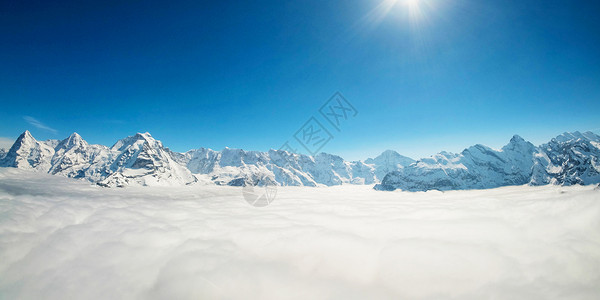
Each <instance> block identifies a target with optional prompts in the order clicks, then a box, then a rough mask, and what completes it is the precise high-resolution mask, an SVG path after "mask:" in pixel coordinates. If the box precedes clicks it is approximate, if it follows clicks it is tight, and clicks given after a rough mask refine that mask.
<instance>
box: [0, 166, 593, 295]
mask: <svg viewBox="0 0 600 300" xmlns="http://www.w3.org/2000/svg"><path fill="white" fill-rule="evenodd" d="M598 228H600V191H598V190H594V188H593V187H589V186H588V187H580V186H576V187H568V188H563V187H556V186H545V187H526V186H523V187H505V188H499V189H493V190H484V191H476V190H474V191H453V192H445V193H441V192H419V193H406V192H386V193H384V192H376V191H373V190H371V189H370V187H368V186H339V187H331V188H310V189H309V188H302V187H285V188H281V189H280V190H279V191H278V198H277V200H276V201H275V202H274V203H272V204H271V205H270V206H268V207H266V208H262V209H257V208H255V207H252V206H249V205H248V204H247V203H246V202H245V201H244V199H243V197H242V193H241V189H239V188H236V187H221V186H188V187H177V188H152V187H146V188H127V189H103V188H98V187H95V186H90V185H88V184H85V183H83V182H73V181H72V180H71V179H66V178H62V177H57V176H50V175H47V174H37V173H33V172H26V171H22V170H17V169H2V168H0V298H3V299H17V298H18V299H41V298H43V299H114V298H117V299H122V298H127V299H166V298H169V299H215V298H218V299H403V298H404V299H440V298H443V299H482V298H483V299H486V298H487V299H489V298H496V299H596V298H597V296H598V294H599V293H600V288H599V286H600V285H599V284H598V283H600V271H598V270H600V231H599V230H598Z"/></svg>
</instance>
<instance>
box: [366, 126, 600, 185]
mask: <svg viewBox="0 0 600 300" xmlns="http://www.w3.org/2000/svg"><path fill="white" fill-rule="evenodd" d="M599 146H600V137H599V136H597V135H595V134H593V133H591V132H586V133H584V134H582V133H579V132H574V133H565V134H562V135H560V136H558V137H557V138H555V139H552V141H551V142H550V143H548V144H544V145H542V146H540V147H535V146H534V145H533V144H531V143H529V142H527V141H525V140H524V139H523V138H521V137H519V136H517V135H515V136H514V137H513V138H512V139H511V140H510V142H509V143H508V144H507V145H506V146H504V147H503V148H502V149H501V150H494V149H491V148H489V147H486V146H483V145H475V146H472V147H469V148H467V149H465V150H464V151H462V152H461V153H460V154H453V153H448V152H440V153H438V154H436V155H434V156H432V157H429V158H424V159H421V160H419V161H417V162H416V163H414V164H411V165H410V166H408V167H405V168H403V169H400V170H398V171H394V172H390V173H388V174H387V175H386V176H385V178H384V179H383V180H382V182H381V184H378V185H376V186H375V189H378V190H395V189H402V190H407V191H427V190H458V189H484V188H494V187H499V186H507V185H521V184H527V183H531V184H534V185H542V184H548V183H554V184H564V185H571V184H590V183H597V182H600V176H599V175H598V172H599V171H600V163H599V157H600V149H599V148H598V147H599Z"/></svg>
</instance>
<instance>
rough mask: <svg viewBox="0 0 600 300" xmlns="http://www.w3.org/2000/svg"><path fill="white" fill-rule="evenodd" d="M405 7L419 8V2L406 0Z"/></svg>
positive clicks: (417, 0)
mask: <svg viewBox="0 0 600 300" xmlns="http://www.w3.org/2000/svg"><path fill="white" fill-rule="evenodd" d="M404 5H406V6H408V7H416V6H419V0H404Z"/></svg>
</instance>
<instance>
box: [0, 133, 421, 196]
mask: <svg viewBox="0 0 600 300" xmlns="http://www.w3.org/2000/svg"><path fill="white" fill-rule="evenodd" d="M392 152H393V151H392ZM392 152H390V151H386V152H384V153H383V154H382V155H381V156H379V157H377V158H375V159H374V160H371V161H370V163H366V162H360V161H355V162H349V161H345V160H344V159H343V158H341V157H339V156H336V155H331V154H326V153H320V154H318V155H316V156H314V157H313V156H308V155H302V154H294V153H289V152H286V151H282V150H270V151H268V152H258V151H244V150H241V149H229V148H225V149H223V150H222V151H215V150H211V149H206V148H200V149H195V150H190V151H188V152H185V153H178V152H174V151H171V150H169V149H168V148H166V147H164V146H163V145H162V143H161V142H160V141H157V140H155V139H154V138H153V137H152V136H151V135H150V134H149V133H138V134H136V135H133V136H130V137H126V138H124V139H122V140H119V141H118V142H116V143H115V144H114V145H113V146H112V147H110V148H109V147H106V146H102V145H91V144H88V143H87V142H86V141H85V140H84V139H83V138H82V137H81V136H80V135H79V134H77V133H73V134H71V135H70V136H69V137H67V138H66V139H64V140H62V141H58V140H48V141H37V140H36V139H35V138H33V136H31V134H30V133H29V131H25V132H24V133H23V134H21V136H20V137H19V138H18V139H17V141H16V142H15V144H14V145H13V146H12V147H11V149H10V150H9V151H8V152H7V153H6V155H4V157H2V156H0V166H2V167H15V168H21V169H31V170H34V171H39V172H47V173H50V174H56V175H62V176H66V177H72V178H81V179H85V180H88V181H90V182H93V183H96V184H98V185H101V186H106V187H115V186H116V187H121V186H128V185H142V186H143V185H186V184H194V183H196V182H201V183H205V184H206V183H214V184H219V185H233V186H244V185H291V186H318V185H327V186H330V185H340V184H374V183H377V182H379V181H380V179H381V178H383V172H384V171H383V170H385V171H389V170H395V168H400V167H402V166H404V165H406V164H407V161H408V160H410V159H409V158H406V157H403V156H401V155H399V154H397V153H395V152H394V153H392ZM378 174H379V175H378Z"/></svg>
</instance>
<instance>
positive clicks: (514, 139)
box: [510, 134, 525, 143]
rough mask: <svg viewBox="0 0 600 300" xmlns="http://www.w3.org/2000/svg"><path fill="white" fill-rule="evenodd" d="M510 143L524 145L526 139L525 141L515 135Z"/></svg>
mask: <svg viewBox="0 0 600 300" xmlns="http://www.w3.org/2000/svg"><path fill="white" fill-rule="evenodd" d="M510 142H511V143H522V142H525V139H524V138H522V137H521V136H520V135H518V134H515V135H513V137H512V138H511V139H510Z"/></svg>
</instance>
